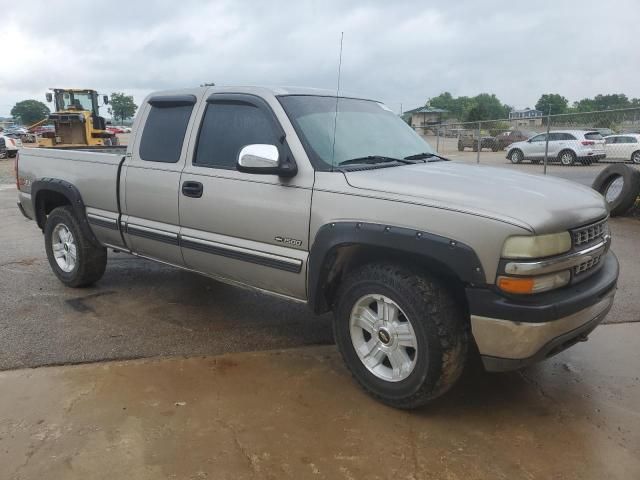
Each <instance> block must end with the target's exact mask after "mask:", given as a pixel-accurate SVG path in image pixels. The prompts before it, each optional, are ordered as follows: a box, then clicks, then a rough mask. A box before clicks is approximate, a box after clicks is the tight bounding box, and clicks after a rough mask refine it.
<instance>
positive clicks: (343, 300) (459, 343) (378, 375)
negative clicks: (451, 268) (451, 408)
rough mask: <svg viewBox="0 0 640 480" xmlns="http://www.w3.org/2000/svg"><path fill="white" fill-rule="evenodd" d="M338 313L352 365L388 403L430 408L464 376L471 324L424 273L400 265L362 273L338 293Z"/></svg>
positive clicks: (339, 335) (340, 337) (340, 338)
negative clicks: (430, 402)
mask: <svg viewBox="0 0 640 480" xmlns="http://www.w3.org/2000/svg"><path fill="white" fill-rule="evenodd" d="M334 313H335V315H334V335H335V339H336V343H337V345H338V349H339V350H340V353H341V354H342V357H343V359H344V361H345V363H346V365H347V367H348V368H349V370H350V371H351V373H352V374H353V376H354V377H355V379H356V380H357V381H358V383H359V384H360V385H361V386H362V387H363V388H364V389H365V390H366V391H367V392H368V393H369V394H371V395H372V396H373V397H375V398H377V399H378V400H380V401H382V402H383V403H386V404H387V405H390V406H392V407H396V408H403V409H410V408H416V407H420V406H422V405H425V404H426V403H428V402H429V401H431V400H433V399H435V398H437V397H439V396H440V395H442V394H444V393H445V392H446V391H447V390H449V389H450V388H451V387H452V386H453V385H454V384H455V382H456V381H457V380H458V378H459V377H460V374H461V373H462V370H463V367H464V364H465V361H466V357H467V350H468V343H469V330H468V322H466V321H465V316H464V313H463V312H462V311H461V310H460V308H459V306H458V304H457V303H456V302H455V300H454V298H453V295H452V293H451V292H450V291H449V289H447V288H446V287H445V286H444V285H443V284H442V283H441V282H440V281H438V280H437V279H436V278H433V277H430V276H428V275H426V274H425V273H424V272H420V271H418V270H414V269H411V268H409V267H404V266H400V265H394V264H371V265H365V266H363V267H361V268H358V269H356V270H355V271H353V272H351V273H349V274H348V275H347V277H346V278H345V280H344V281H343V282H342V284H341V286H340V288H339V289H338V294H337V304H336V305H335V309H334Z"/></svg>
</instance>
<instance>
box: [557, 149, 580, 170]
mask: <svg viewBox="0 0 640 480" xmlns="http://www.w3.org/2000/svg"><path fill="white" fill-rule="evenodd" d="M558 160H559V161H560V163H561V164H562V165H564V166H566V167H569V166H571V165H573V164H574V163H576V154H575V153H573V152H572V151H571V150H563V151H562V152H560V154H559V155H558Z"/></svg>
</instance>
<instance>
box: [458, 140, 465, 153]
mask: <svg viewBox="0 0 640 480" xmlns="http://www.w3.org/2000/svg"><path fill="white" fill-rule="evenodd" d="M458 151H459V152H462V151H464V145H463V144H462V142H460V141H458Z"/></svg>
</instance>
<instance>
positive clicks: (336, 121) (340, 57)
mask: <svg viewBox="0 0 640 480" xmlns="http://www.w3.org/2000/svg"><path fill="white" fill-rule="evenodd" d="M343 40H344V32H340V56H339V57H338V82H337V85H336V111H335V114H334V116H333V143H332V145H331V168H332V169H333V166H334V165H333V161H334V159H335V155H336V129H337V128H338V95H339V93H340V72H341V70H342V41H343Z"/></svg>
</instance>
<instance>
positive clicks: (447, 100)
mask: <svg viewBox="0 0 640 480" xmlns="http://www.w3.org/2000/svg"><path fill="white" fill-rule="evenodd" d="M427 105H428V106H430V107H435V108H442V109H444V110H447V111H448V112H449V116H451V117H454V118H456V119H458V120H461V121H477V120H490V119H497V118H505V117H506V116H507V115H508V114H509V111H510V110H511V108H510V107H509V106H508V105H504V104H502V102H500V100H499V99H498V98H497V97H496V96H495V94H492V93H491V94H489V93H481V94H479V95H476V96H475V97H464V96H463V97H454V96H453V95H451V93H449V92H443V93H441V94H440V95H438V96H437V97H433V98H431V99H429V101H428V102H427Z"/></svg>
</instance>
